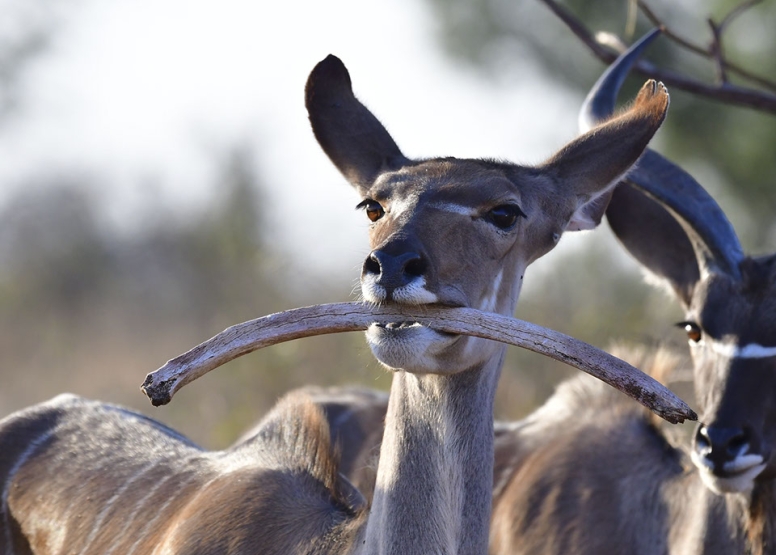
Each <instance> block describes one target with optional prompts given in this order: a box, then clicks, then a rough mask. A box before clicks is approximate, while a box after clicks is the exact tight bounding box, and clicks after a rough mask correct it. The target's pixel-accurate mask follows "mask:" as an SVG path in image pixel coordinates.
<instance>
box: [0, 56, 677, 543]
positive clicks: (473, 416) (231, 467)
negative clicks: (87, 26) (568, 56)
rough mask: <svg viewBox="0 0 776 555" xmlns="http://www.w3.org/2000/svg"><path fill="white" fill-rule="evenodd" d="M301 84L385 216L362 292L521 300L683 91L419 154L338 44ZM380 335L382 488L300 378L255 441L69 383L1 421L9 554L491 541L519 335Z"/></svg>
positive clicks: (399, 326)
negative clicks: (165, 420)
mask: <svg viewBox="0 0 776 555" xmlns="http://www.w3.org/2000/svg"><path fill="white" fill-rule="evenodd" d="M306 103H307V109H308V112H309V115H310V121H311V124H312V128H313V131H314V133H315V136H316V138H317V139H318V142H319V143H320V145H321V147H322V148H323V150H324V151H325V152H326V154H327V155H328V156H329V158H330V159H331V160H332V162H333V163H334V164H335V165H336V167H337V168H338V169H339V170H340V171H341V172H342V174H343V175H344V176H345V177H346V178H347V180H348V181H349V182H350V183H351V184H352V185H353V187H354V188H355V189H356V190H357V192H358V194H359V195H360V196H361V202H360V204H359V206H360V207H361V208H362V209H363V210H364V212H365V216H366V217H367V218H368V219H369V220H370V221H371V226H370V230H369V236H370V245H371V249H372V250H371V253H370V254H369V256H368V257H367V259H366V261H365V262H364V265H363V270H362V275H361V285H362V292H363V296H364V298H365V299H366V300H367V301H369V302H372V303H381V304H399V305H420V306H423V305H442V306H451V307H473V308H480V309H483V310H488V311H494V312H498V313H501V314H505V315H510V316H511V314H512V312H513V310H514V308H515V304H516V302H517V298H518V295H519V293H520V288H521V285H522V280H523V273H524V271H525V269H526V267H527V266H528V265H529V264H530V263H531V262H533V261H534V260H536V259H537V258H539V257H540V256H542V255H543V254H545V253H547V252H548V251H550V250H551V249H552V248H553V247H554V246H555V245H556V244H557V242H558V240H559V239H560V237H561V235H562V234H563V232H564V231H567V230H575V229H589V228H592V227H594V226H595V225H596V224H597V223H598V222H599V221H600V219H601V217H602V213H603V209H604V207H605V205H606V200H607V199H608V195H609V194H610V192H611V190H612V187H613V186H614V184H615V183H616V182H617V181H618V180H619V179H621V178H622V176H623V175H624V174H625V173H626V172H627V171H628V170H629V169H630V168H631V166H632V165H633V163H634V162H635V161H636V160H637V159H638V158H639V156H641V154H642V152H643V150H644V149H645V147H646V145H647V143H648V142H649V140H650V139H651V137H652V135H653V134H654V133H655V131H656V130H657V129H658V127H659V126H660V124H661V122H662V121H663V118H664V116H665V113H666V109H667V107H668V94H667V93H666V91H665V89H664V88H663V87H662V85H659V84H657V83H655V82H654V81H650V82H648V83H647V84H646V85H645V86H644V87H643V88H642V90H641V92H640V93H639V95H638V97H637V99H636V101H635V103H634V105H633V107H632V108H631V109H629V110H628V111H625V112H623V113H622V114H620V115H619V116H617V117H615V118H613V119H611V120H609V121H608V122H606V123H604V124H602V125H601V126H598V127H596V129H595V130H593V131H592V132H589V133H587V134H585V135H583V136H581V137H580V138H578V139H576V140H574V141H572V142H571V143H569V144H568V145H566V146H565V147H564V148H563V149H561V150H560V151H559V152H558V153H557V154H556V155H555V156H553V157H551V158H550V159H549V160H548V161H547V162H545V163H544V164H541V165H539V166H536V167H525V166H518V165H514V164H509V163H503V162H495V161H489V160H461V159H455V158H435V159H430V160H411V159H409V158H407V157H405V156H404V154H402V152H401V151H400V150H399V148H398V147H397V146H396V143H395V142H394V141H393V139H392V138H391V137H390V135H389V134H388V133H387V131H386V130H385V128H384V127H383V126H382V125H381V124H380V123H379V122H378V120H377V119H376V118H375V117H374V116H373V115H372V113H371V112H369V111H368V110H367V109H366V108H365V107H364V106H363V105H362V104H361V103H360V102H359V101H358V100H357V99H356V98H355V97H354V96H353V92H352V90H351V82H350V76H349V75H348V72H347V70H346V69H345V67H344V65H343V64H342V63H341V62H340V61H339V60H338V59H337V58H335V57H333V56H330V57H328V58H326V59H325V60H324V61H322V62H321V63H319V64H318V65H317V66H316V67H315V69H314V70H313V72H312V73H311V75H310V78H309V80H308V82H307V87H306ZM367 341H368V343H369V345H370V347H371V349H372V351H373V353H374V354H375V356H376V357H377V358H378V359H379V360H380V361H381V362H382V363H383V364H384V365H385V366H387V367H388V368H390V369H393V370H394V376H393V384H392V387H391V392H390V401H389V404H388V410H387V416H386V421H385V437H384V439H383V443H382V449H381V451H380V458H379V466H378V470H377V478H376V487H375V491H374V496H373V501H372V504H371V507H368V508H367V507H366V506H365V505H364V503H363V499H362V498H361V497H360V495H359V494H358V492H357V491H355V490H354V489H353V488H352V487H351V486H350V485H349V483H348V482H347V481H346V480H344V479H343V478H342V477H341V476H340V475H339V474H338V473H337V460H336V457H335V455H334V454H333V450H332V448H331V445H330V443H329V435H328V426H327V423H326V421H325V420H324V418H323V416H322V414H321V412H320V411H319V410H318V409H317V408H316V407H315V406H314V405H313V404H312V403H310V402H309V401H305V400H303V399H300V398H298V397H293V396H292V397H291V398H290V399H287V400H286V401H284V402H282V403H280V404H279V405H278V406H277V407H276V408H275V409H274V410H273V411H272V412H271V413H270V415H269V416H268V417H267V418H265V419H264V421H263V422H262V423H261V425H260V426H259V427H258V429H257V431H256V433H255V435H253V436H252V437H251V438H249V439H248V440H246V441H243V442H241V443H239V444H238V445H236V446H235V447H234V448H232V449H228V450H226V451H221V452H207V451H204V450H202V449H199V448H198V447H196V446H194V445H192V444H191V443H190V442H188V441H187V440H185V439H184V438H182V437H180V436H179V435H178V434H176V433H175V432H173V431H172V430H169V429H168V428H166V427H164V426H162V425H160V424H158V423H156V422H154V421H152V420H150V419H148V418H146V417H143V416H140V415H137V414H135V413H131V412H129V411H126V410H124V409H120V408H116V407H113V406H111V405H106V404H102V403H96V402H91V401H86V400H83V399H79V398H76V397H72V396H63V397H59V398H56V399H54V400H52V401H50V402H48V403H44V404H41V405H38V406H36V407H32V408H30V409H27V410H25V411H21V412H19V413H16V414H14V415H11V416H9V417H8V418H6V419H5V420H3V421H1V422H0V484H2V500H1V502H2V504H1V505H0V553H2V554H3V555H12V554H16V555H19V554H29V553H36V554H54V553H81V554H88V553H94V554H100V555H106V554H109V553H114V554H118V553H121V554H122V555H132V554H135V555H137V554H141V553H142V554H147V553H158V554H162V553H179V554H186V555H196V554H203V555H204V554H213V553H221V554H224V553H227V554H246V555H247V554H256V553H262V554H283V555H287V554H290V553H321V554H322V553H401V554H405V555H412V554H418V555H428V554H433V553H440V554H442V553H444V554H475V555H476V554H484V553H486V551H487V545H488V527H489V520H490V514H491V488H492V469H493V398H494V394H495V389H496V384H497V381H498V377H499V373H500V370H501V364H502V358H503V354H504V349H505V347H504V346H503V345H502V344H500V343H496V342H493V341H487V340H484V339H478V338H474V337H469V336H459V335H451V334H446V333H440V332H436V331H434V330H432V329H430V328H428V327H424V326H421V325H419V324H417V323H415V322H412V321H404V322H396V323H394V324H391V325H373V326H372V327H371V328H370V329H369V330H368V332H367Z"/></svg>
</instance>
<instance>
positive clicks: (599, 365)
mask: <svg viewBox="0 0 776 555" xmlns="http://www.w3.org/2000/svg"><path fill="white" fill-rule="evenodd" d="M408 318H411V319H412V321H416V322H418V323H420V324H422V325H426V326H428V327H431V328H433V329H436V330H439V331H443V332H447V333H453V334H458V335H473V336H476V337H483V338H485V339H492V340H494V341H500V342H502V343H509V344H511V345H517V346H518V347H523V348H525V349H529V350H531V351H534V352H537V353H540V354H543V355H546V356H549V357H551V358H554V359H555V360H559V361H561V362H564V363H566V364H569V365H571V366H574V367H576V368H579V369H580V370H583V371H585V372H587V373H589V374H591V375H593V376H595V377H596V378H598V379H600V380H603V381H604V382H606V383H608V384H609V385H611V386H613V387H615V388H617V389H619V390H620V391H622V392H623V393H625V394H627V395H629V396H631V397H633V398H634V399H636V400H637V401H639V402H640V403H642V404H643V405H644V406H646V407H647V408H649V409H650V410H652V411H654V412H655V413H656V414H658V415H659V416H661V417H662V418H664V419H666V420H667V421H669V422H673V423H676V422H682V421H684V419H690V420H695V419H696V415H695V413H694V412H693V411H692V410H691V409H690V407H688V406H687V404H686V403H684V401H682V400H681V399H679V398H678V397H677V396H676V395H674V394H673V393H672V392H671V391H670V390H668V389H667V388H666V387H664V386H663V385H661V384H660V383H658V382H657V381H655V380H654V379H652V378H651V377H649V376H647V375H646V374H644V373H642V372H641V371H639V370H637V369H636V368H633V367H632V366H630V365H629V364H627V363H625V362H623V361H621V360H620V359H618V358H616V357H613V356H612V355H610V354H608V353H606V352H604V351H601V350H600V349H597V348H595V347H593V346H592V345H588V344H587V343H585V342H583V341H579V340H578V339H574V338H573V337H569V336H567V335H564V334H562V333H558V332H556V331H553V330H550V329H547V328H543V327H541V326H537V325H535V324H531V323H528V322H524V321H521V320H516V319H514V318H508V317H506V316H501V315H498V314H490V313H487V312H481V311H479V310H474V309H470V308H436V307H435V308H429V307H416V308H414V309H409V308H392V307H370V306H367V305H364V304H361V303H339V304H328V305H316V306H311V307H306V308H297V309H294V310H287V311H285V312H280V313H277V314H271V315H269V316H265V317H263V318H258V319H256V320H251V321H249V322H244V323H242V324H238V325H236V326H232V327H231V328H228V329H226V330H224V331H223V332H221V333H219V334H218V335H216V336H215V337H213V338H211V339H209V340H208V341H205V342H204V343H201V344H200V345H198V346H196V347H194V348H193V349H191V350H190V351H188V352H187V353H184V354H182V355H180V356H179V357H177V358H174V359H172V360H170V361H168V362H167V364H165V365H164V366H162V367H161V368H159V369H158V370H156V371H155V372H151V373H150V374H148V376H146V379H145V382H144V383H143V385H142V388H141V389H142V390H143V392H144V393H145V394H146V395H147V396H148V397H149V399H151V403H152V404H154V405H162V404H166V403H169V402H170V400H171V399H172V396H173V395H174V394H175V392H176V391H178V390H179V389H180V388H181V387H183V386H184V385H186V384H187V383H189V382H191V381H193V380H195V379H197V378H199V377H200V376H203V375H204V374H206V373H207V372H209V371H211V370H213V369H215V368H217V367H218V366H221V365H222V364H225V363H226V362H229V361H230V360H233V359H235V358H237V357H239V356H242V355H244V354H247V353H250V352H253V351H255V350H256V349H260V348H262V347H267V346H270V345H274V344H276V343H281V342H284V341H290V340H292V339H299V338H301V337H308V336H312V335H321V334H327V333H339V332H345V331H358V330H364V329H367V328H368V327H369V326H370V325H372V324H374V323H389V322H399V321H406V320H407V319H408Z"/></svg>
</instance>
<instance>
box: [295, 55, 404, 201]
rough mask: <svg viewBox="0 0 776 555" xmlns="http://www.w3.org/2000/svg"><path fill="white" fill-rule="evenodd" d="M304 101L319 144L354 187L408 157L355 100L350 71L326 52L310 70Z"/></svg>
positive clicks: (368, 182)
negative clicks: (321, 59) (322, 58)
mask: <svg viewBox="0 0 776 555" xmlns="http://www.w3.org/2000/svg"><path fill="white" fill-rule="evenodd" d="M305 106H306V107H307V113H308V114H309V116H310V124H311V125H312V128H313V133H314V134H315V138H316V139H317V140H318V143H319V144H320V145H321V148H322V149H323V151H324V152H325V153H326V155H327V156H328V157H329V159H330V160H331V161H332V162H333V163H334V165H335V166H336V167H337V169H339V171H340V172H342V174H343V175H344V176H345V178H346V179H347V180H348V181H349V182H350V183H351V184H352V185H353V186H355V187H358V188H362V189H368V188H369V187H370V186H371V184H372V183H373V182H374V180H375V178H376V177H377V176H378V175H379V174H380V173H382V172H384V171H387V170H393V169H398V168H399V167H401V166H402V165H404V164H406V163H407V162H408V160H407V158H405V157H404V155H403V154H402V153H401V151H400V150H399V147H398V146H396V143H395V142H394V141H393V139H392V138H391V136H390V135H389V134H388V131H386V129H385V127H383V125H382V124H381V123H380V122H379V121H378V120H377V118H376V117H375V116H374V115H372V113H371V112H370V111H369V110H368V109H367V108H366V107H365V106H364V105H363V104H361V102H359V101H358V99H356V97H355V96H354V95H353V89H352V85H351V81H350V74H349V73H348V70H347V68H346V67H345V65H344V64H343V63H342V61H341V60H340V59H339V58H337V57H336V56H333V55H331V54H329V55H328V56H327V57H326V59H324V60H323V61H321V62H319V63H318V65H316V66H315V68H314V69H313V71H312V72H311V73H310V77H308V79H307V85H306V86H305Z"/></svg>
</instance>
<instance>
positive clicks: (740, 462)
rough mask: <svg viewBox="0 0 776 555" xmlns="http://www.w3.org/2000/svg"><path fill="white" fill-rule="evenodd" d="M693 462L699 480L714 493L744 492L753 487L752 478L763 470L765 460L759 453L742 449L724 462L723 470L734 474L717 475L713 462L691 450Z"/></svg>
mask: <svg viewBox="0 0 776 555" xmlns="http://www.w3.org/2000/svg"><path fill="white" fill-rule="evenodd" d="M690 458H691V459H692V462H693V464H695V466H696V467H697V468H698V470H699V471H700V476H701V481H702V482H703V483H704V485H705V486H706V487H707V488H709V489H710V490H711V491H713V492H714V493H717V494H719V495H722V494H725V493H745V492H749V491H751V490H752V488H754V479H755V478H757V476H759V475H760V473H761V472H762V471H763V470H765V466H766V465H765V462H764V459H763V457H762V456H761V455H755V454H746V452H745V451H744V452H743V453H741V454H740V455H739V456H737V457H736V458H735V459H733V460H732V461H729V462H727V463H725V465H724V466H723V470H724V471H725V472H730V473H735V475H734V476H727V477H722V476H717V475H716V474H714V463H712V462H711V461H710V460H709V459H707V458H706V457H704V456H703V455H700V454H699V453H697V452H696V451H693V452H692V454H691V455H690Z"/></svg>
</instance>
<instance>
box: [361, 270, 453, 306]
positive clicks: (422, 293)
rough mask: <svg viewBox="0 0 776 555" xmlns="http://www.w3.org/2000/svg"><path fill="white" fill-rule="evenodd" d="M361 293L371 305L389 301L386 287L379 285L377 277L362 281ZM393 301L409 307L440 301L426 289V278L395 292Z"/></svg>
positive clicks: (368, 276)
mask: <svg viewBox="0 0 776 555" xmlns="http://www.w3.org/2000/svg"><path fill="white" fill-rule="evenodd" d="M361 293H362V295H363V296H364V300H365V301H367V302H370V303H382V302H384V301H386V300H387V299H388V294H387V293H386V291H385V287H383V286H382V285H380V284H378V283H377V276H375V275H373V274H369V275H367V276H366V277H364V278H363V279H362V280H361ZM392 298H393V300H394V301H396V302H397V303H402V304H409V305H421V304H432V303H435V302H437V301H438V300H439V297H437V295H436V294H435V293H432V292H431V291H429V290H428V289H426V278H424V277H419V278H416V279H414V280H412V281H411V282H410V283H408V284H407V285H404V286H402V287H398V288H396V289H394V291H393V296H392Z"/></svg>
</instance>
